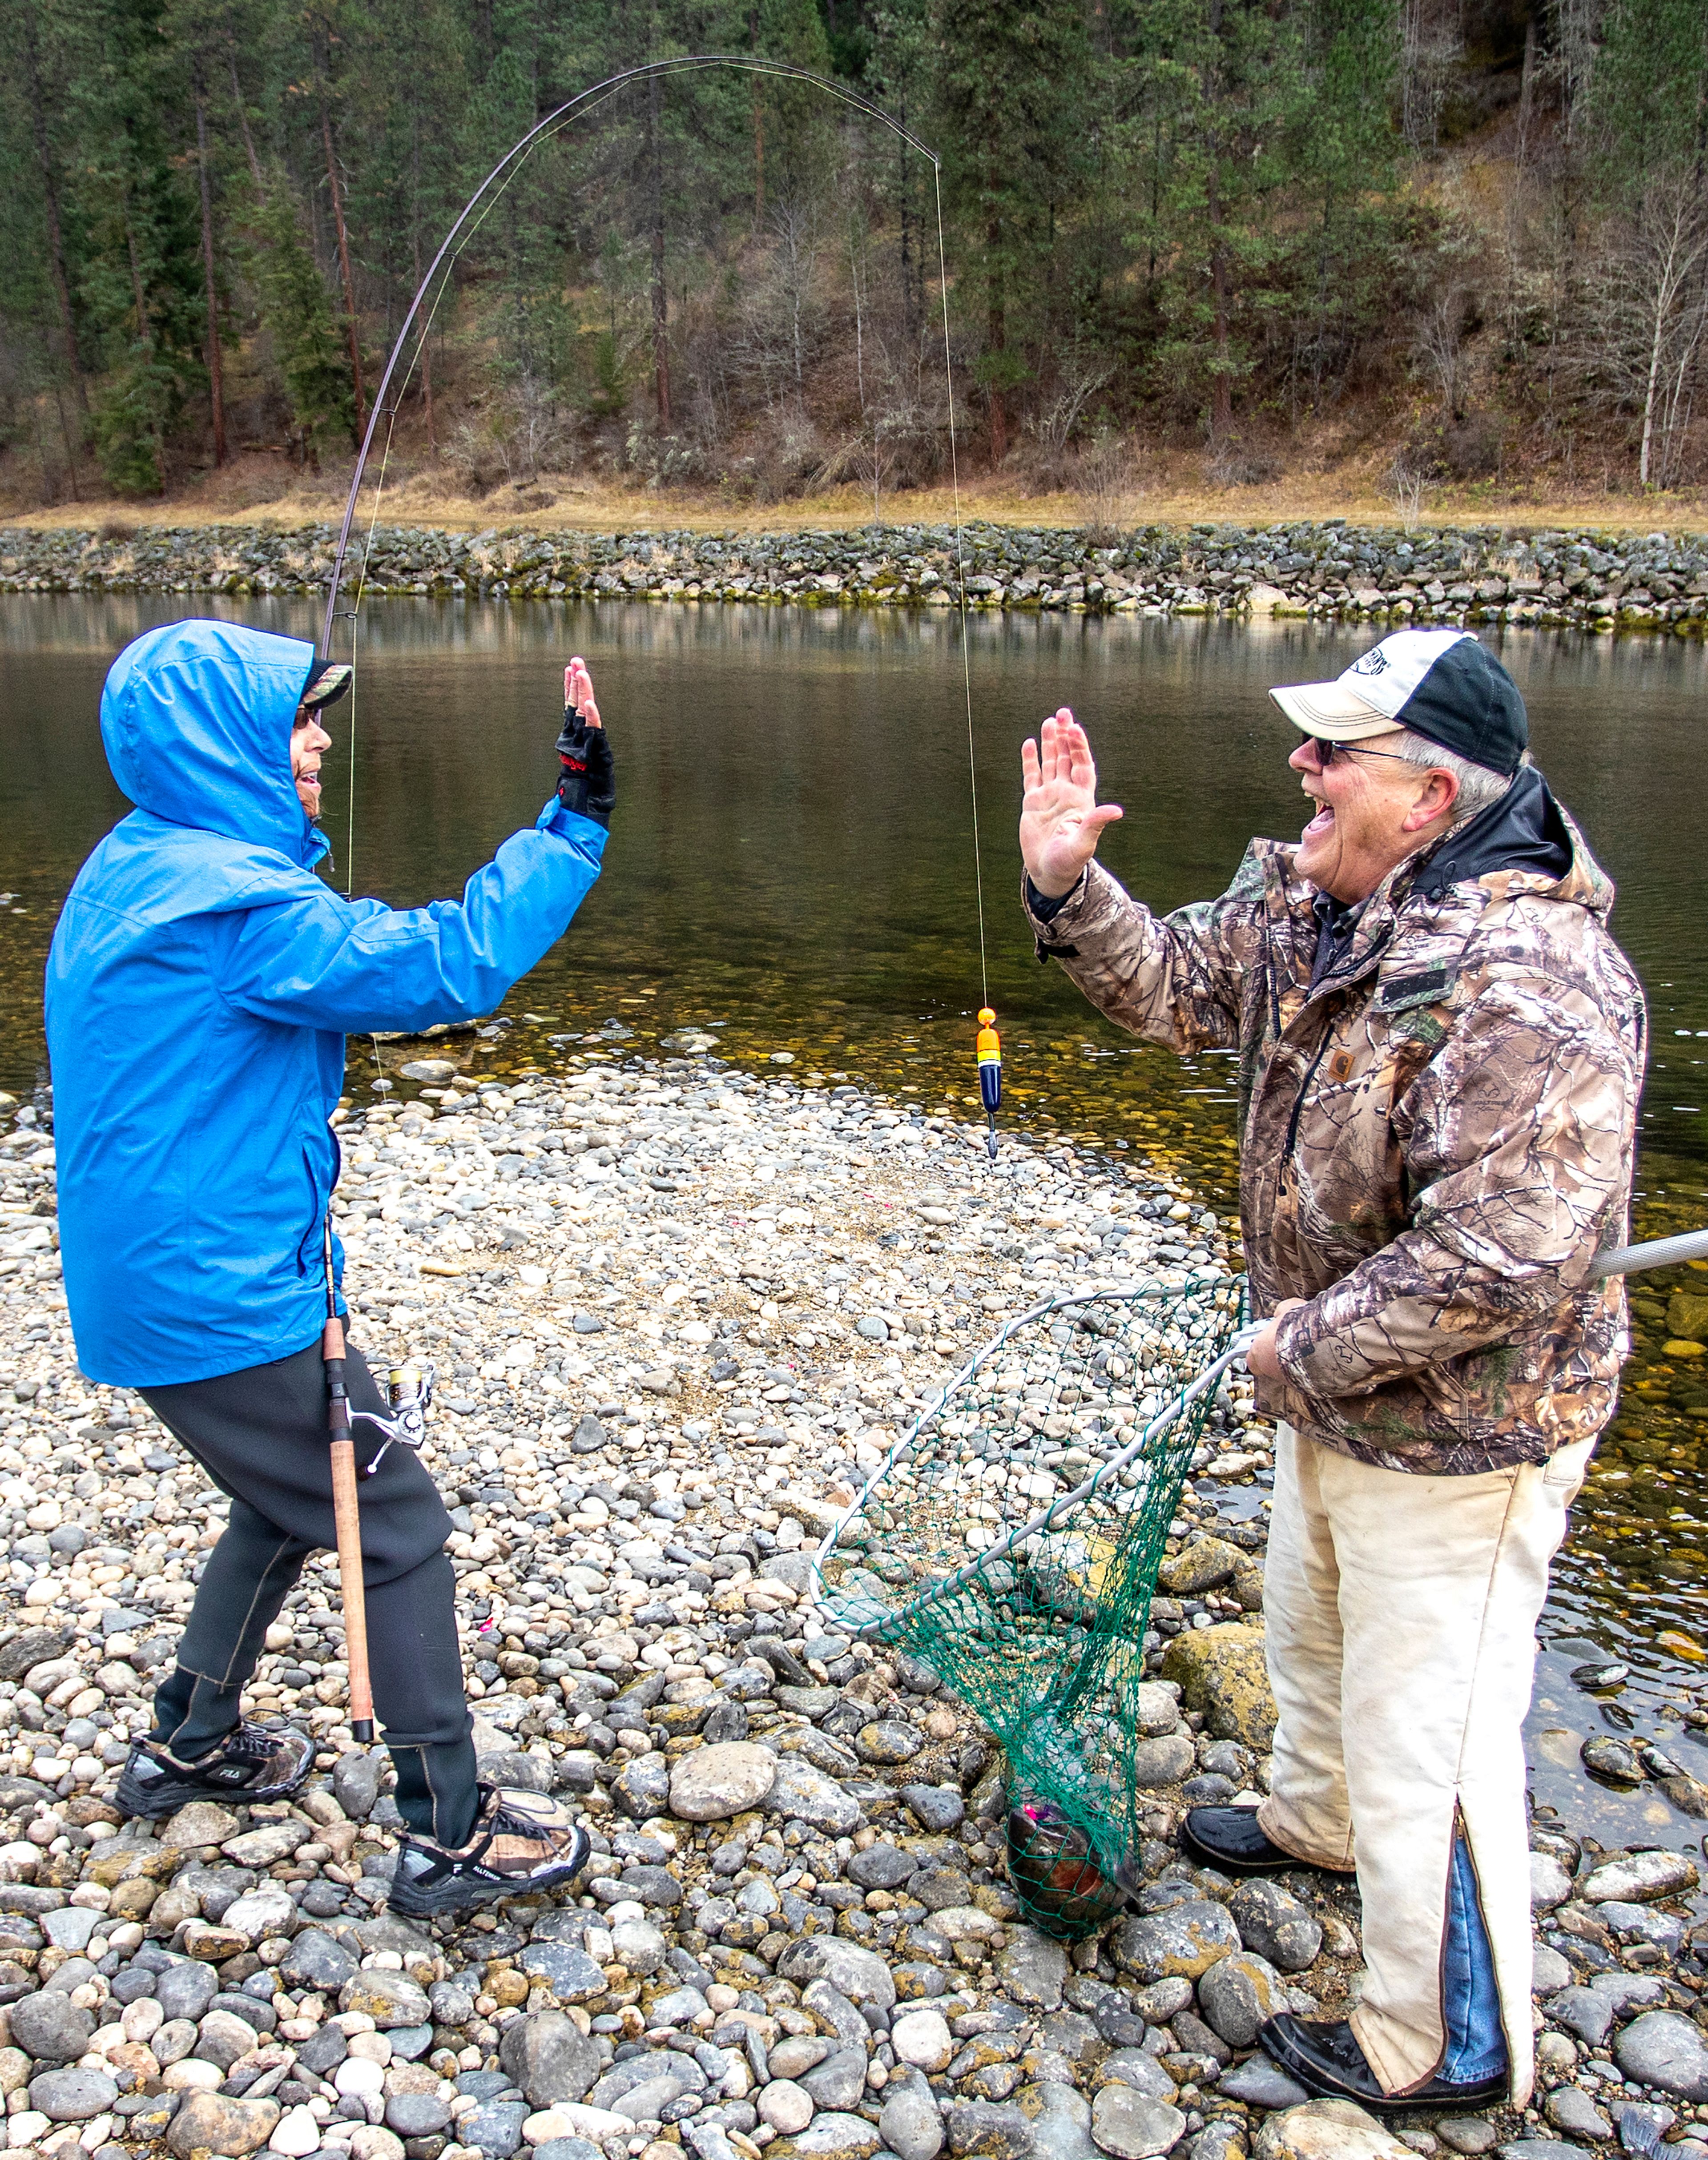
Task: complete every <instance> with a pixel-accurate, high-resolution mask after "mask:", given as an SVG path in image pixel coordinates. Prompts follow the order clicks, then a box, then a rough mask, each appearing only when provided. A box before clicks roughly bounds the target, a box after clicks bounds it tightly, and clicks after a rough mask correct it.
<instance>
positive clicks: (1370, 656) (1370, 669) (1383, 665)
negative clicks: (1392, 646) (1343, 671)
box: [1347, 645, 1388, 675]
mask: <svg viewBox="0 0 1708 2160" xmlns="http://www.w3.org/2000/svg"><path fill="white" fill-rule="evenodd" d="M1387 672H1388V655H1387V654H1386V653H1385V652H1384V651H1383V650H1382V648H1381V646H1379V645H1373V646H1371V647H1370V650H1369V651H1368V652H1364V653H1361V654H1360V655H1359V656H1358V658H1357V659H1356V660H1355V661H1354V662H1352V666H1351V667H1349V668H1347V674H1348V675H1385V674H1386V673H1387Z"/></svg>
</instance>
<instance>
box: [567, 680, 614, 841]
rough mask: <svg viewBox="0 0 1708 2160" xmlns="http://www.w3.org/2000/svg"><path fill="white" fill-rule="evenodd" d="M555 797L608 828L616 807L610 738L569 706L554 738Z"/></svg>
mask: <svg viewBox="0 0 1708 2160" xmlns="http://www.w3.org/2000/svg"><path fill="white" fill-rule="evenodd" d="M558 761H559V764H560V767H561V770H560V771H559V772H558V801H559V802H561V803H562V804H563V807H564V808H565V809H566V810H573V811H574V813H576V815H577V816H578V817H580V818H592V820H593V822H594V824H595V825H603V826H605V828H606V829H607V830H609V829H610V821H611V812H612V811H613V810H614V809H615V807H616V800H617V769H616V761H615V759H614V758H613V757H612V755H611V744H610V736H609V735H607V734H606V733H605V730H604V729H603V728H590V727H589V726H588V725H587V724H586V722H585V721H584V719H582V717H581V715H580V714H579V712H578V711H577V710H576V709H575V708H574V706H573V705H570V706H566V707H565V708H564V712H563V734H562V735H559V736H558Z"/></svg>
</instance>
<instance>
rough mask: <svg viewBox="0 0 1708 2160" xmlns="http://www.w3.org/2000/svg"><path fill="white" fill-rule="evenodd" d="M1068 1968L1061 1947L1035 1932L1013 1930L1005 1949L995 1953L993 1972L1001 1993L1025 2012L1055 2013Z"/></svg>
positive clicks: (1059, 2005) (1025, 1929)
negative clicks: (1042, 2011)
mask: <svg viewBox="0 0 1708 2160" xmlns="http://www.w3.org/2000/svg"><path fill="white" fill-rule="evenodd" d="M1069 1970H1070V1968H1069V1965H1068V1962H1067V1950H1066V1949H1065V1948H1064V1947H1063V1946H1062V1944H1060V1943H1058V1942H1052V1941H1051V1939H1050V1937H1049V1936H1048V1935H1041V1934H1038V1933H1037V1931H1036V1929H1032V1928H1014V1929H1010V1932H1009V1938H1008V1947H1007V1948H1006V1949H1005V1950H1000V1951H999V1952H998V1954H997V1960H996V1972H997V1978H998V1981H999V1983H1000V1985H1001V1987H1002V1991H1003V1993H1004V1994H1005V1995H1006V1996H1008V1998H1009V2000H1010V2002H1020V2003H1024V2004H1025V2006H1026V2007H1028V2008H1029V2009H1035V2010H1059V2009H1060V2008H1061V2007H1062V1989H1063V1988H1064V1987H1065V1986H1067V1975H1068V1971H1069Z"/></svg>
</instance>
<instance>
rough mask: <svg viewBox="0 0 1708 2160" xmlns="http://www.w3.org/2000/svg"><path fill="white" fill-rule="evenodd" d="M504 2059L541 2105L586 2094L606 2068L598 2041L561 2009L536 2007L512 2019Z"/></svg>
mask: <svg viewBox="0 0 1708 2160" xmlns="http://www.w3.org/2000/svg"><path fill="white" fill-rule="evenodd" d="M498 2059H499V2060H500V2061H501V2063H502V2064H503V2065H504V2067H505V2069H506V2070H507V2071H508V2072H509V2074H510V2076H511V2079H512V2080H514V2082H515V2084H516V2085H517V2088H518V2090H521V2091H522V2092H525V2093H526V2094H527V2096H528V2099H529V2100H531V2101H532V2104H533V2105H534V2106H535V2107H537V2108H542V2107H551V2106H553V2105H556V2104H557V2103H558V2101H560V2100H583V2099H584V2098H585V2097H586V2095H587V2094H588V2093H589V2091H590V2090H592V2088H593V2085H594V2082H595V2080H597V2079H598V2076H599V2074H600V2054H599V2047H598V2043H596V2042H595V2041H594V2040H592V2039H590V2038H588V2036H587V2035H586V2034H585V2033H583V2031H582V2030H581V2028H580V2027H579V2025H578V2024H577V2023H576V2022H575V2021H574V2019H573V2018H571V2017H565V2016H564V2014H563V2012H562V2011H561V2010H532V2011H529V2012H527V2015H526V2016H524V2017H518V2018H516V2019H515V2020H514V2021H513V2022H511V2023H510V2024H508V2025H506V2027H505V2028H504V2033H503V2037H502V2038H501V2040H500V2042H499V2045H498Z"/></svg>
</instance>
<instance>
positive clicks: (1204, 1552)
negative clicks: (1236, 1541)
mask: <svg viewBox="0 0 1708 2160" xmlns="http://www.w3.org/2000/svg"><path fill="white" fill-rule="evenodd" d="M1244 1558H1245V1555H1244V1554H1243V1552H1242V1551H1241V1550H1240V1549H1239V1547H1238V1545H1229V1544H1228V1542H1227V1540H1225V1539H1223V1538H1194V1539H1193V1540H1191V1543H1190V1544H1188V1545H1186V1546H1185V1547H1184V1548H1183V1549H1182V1550H1181V1551H1179V1552H1177V1553H1176V1554H1174V1555H1172V1556H1171V1558H1170V1559H1168V1560H1164V1562H1163V1563H1162V1565H1161V1566H1160V1568H1159V1569H1158V1570H1157V1571H1156V1584H1157V1587H1158V1589H1159V1590H1161V1591H1164V1592H1165V1593H1166V1595H1167V1596H1169V1597H1202V1596H1203V1594H1204V1592H1205V1591H1207V1590H1219V1589H1220V1588H1221V1587H1222V1586H1223V1583H1224V1582H1232V1581H1233V1575H1234V1571H1235V1569H1236V1568H1238V1566H1239V1565H1240V1563H1241V1562H1242V1561H1243V1560H1244Z"/></svg>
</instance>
